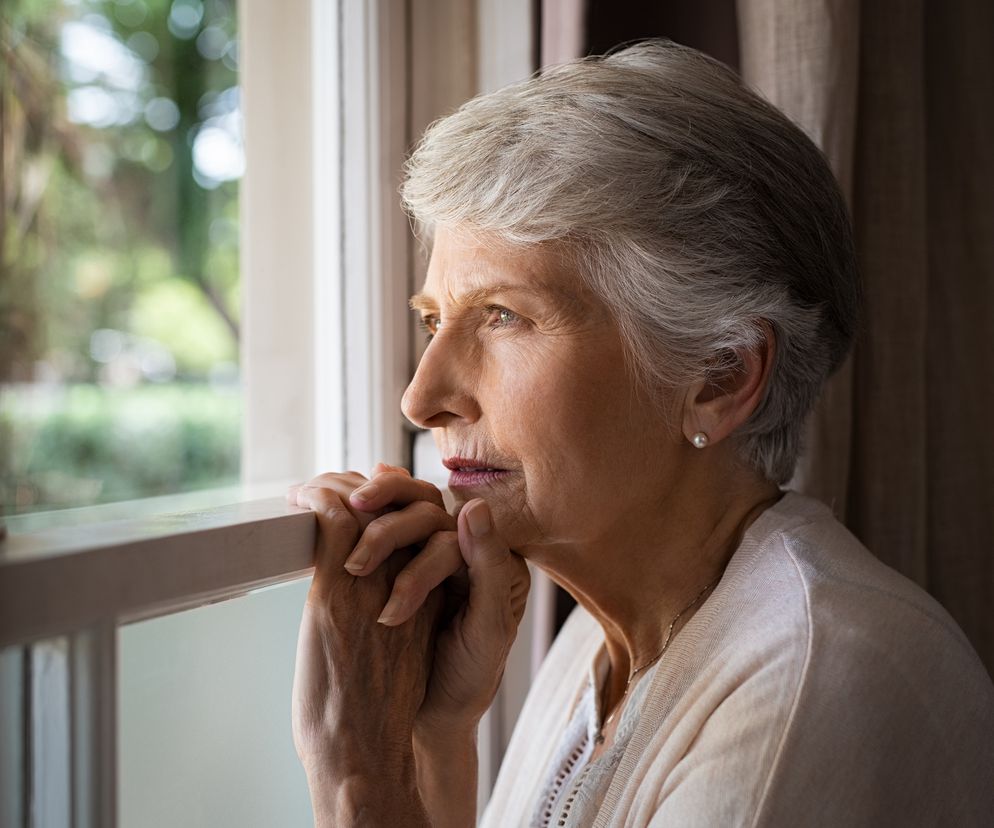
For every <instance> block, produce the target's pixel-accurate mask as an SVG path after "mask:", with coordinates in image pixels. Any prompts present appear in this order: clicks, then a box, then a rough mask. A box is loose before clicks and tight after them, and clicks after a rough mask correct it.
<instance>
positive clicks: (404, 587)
mask: <svg viewBox="0 0 994 828" xmlns="http://www.w3.org/2000/svg"><path fill="white" fill-rule="evenodd" d="M464 566H465V564H464V562H463V559H462V553H461V552H460V551H459V535H458V534H457V533H456V532H454V531H449V532H436V533H435V534H434V535H432V536H431V538H430V539H429V541H428V543H427V544H425V548H424V549H422V550H421V551H420V552H419V553H418V554H417V555H415V556H414V558H413V559H412V560H411V562H410V563H409V564H408V565H407V566H406V567H404V569H403V570H401V571H400V573H398V575H397V577H396V578H395V579H394V582H393V591H392V592H391V593H390V600H388V601H387V603H386V605H385V606H384V607H383V612H381V613H380V617H379V618H378V619H376V620H377V621H379V622H380V623H381V624H385V625H386V626H388V627H396V626H398V625H400V624H403V623H404V622H405V621H407V620H408V619H409V618H410V617H411V616H412V615H414V613H415V612H417V611H418V610H419V609H420V608H421V605H422V604H424V602H425V599H426V598H427V597H428V595H429V594H430V593H431V591H432V590H433V589H435V587H437V586H438V585H439V584H441V583H442V582H443V581H445V580H446V579H447V578H450V577H452V576H453V575H455V574H456V573H457V572H459V571H460V570H461V569H463V568H464Z"/></svg>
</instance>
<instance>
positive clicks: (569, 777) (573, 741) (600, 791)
mask: <svg viewBox="0 0 994 828" xmlns="http://www.w3.org/2000/svg"><path fill="white" fill-rule="evenodd" d="M607 667H608V664H607V654H606V652H605V651H604V650H603V649H602V650H601V651H600V652H599V653H598V655H597V657H596V658H595V659H594V663H593V664H592V665H591V668H590V675H589V677H588V680H587V683H586V685H585V686H584V688H583V690H582V692H581V695H580V699H579V701H578V702H577V704H576V706H575V707H574V709H573V715H572V716H571V717H570V721H569V724H568V725H567V727H566V730H565V732H564V733H563V738H562V740H561V741H560V743H559V747H558V749H557V750H556V752H555V754H554V756H555V758H554V761H553V762H552V765H551V767H550V770H549V774H548V776H547V777H546V780H545V784H544V785H543V786H542V795H541V796H540V797H539V800H538V808H537V809H536V811H535V813H534V814H533V816H532V819H531V822H530V823H529V824H530V826H531V828H574V827H575V826H586V825H590V824H591V823H592V822H593V820H594V816H595V814H596V813H597V809H598V808H599V807H600V804H601V801H602V800H603V798H604V794H605V793H606V792H607V789H608V786H609V785H610V784H611V779H612V778H613V777H614V772H615V770H617V767H618V764H619V763H620V761H621V756H622V754H623V753H624V752H625V748H626V747H627V746H628V742H629V741H630V740H631V738H632V734H633V733H634V732H635V725H636V724H637V723H638V719H639V712H640V711H641V709H642V705H643V702H644V701H645V695H646V691H647V689H648V687H649V685H650V684H651V683H652V682H651V680H650V681H647V680H646V676H651V675H653V674H654V673H655V672H656V668H657V667H658V663H657V664H655V665H653V666H652V668H650V669H649V670H646V671H645V672H644V673H642V674H641V676H640V677H639V678H638V679H637V680H636V682H635V683H634V684H633V685H632V687H631V689H630V690H629V692H628V697H627V700H626V702H625V706H624V709H623V711H622V714H621V721H620V722H618V727H617V730H616V731H615V736H614V741H613V742H612V743H611V745H610V747H608V748H607V750H605V751H604V752H603V753H601V755H600V756H598V757H597V759H595V760H594V761H593V762H591V761H590V756H591V754H592V753H593V752H594V746H595V744H596V742H595V740H596V738H597V725H598V718H599V717H598V711H599V710H600V709H601V687H603V686H604V680H605V678H606V677H607Z"/></svg>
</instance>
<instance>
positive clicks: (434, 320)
mask: <svg viewBox="0 0 994 828" xmlns="http://www.w3.org/2000/svg"><path fill="white" fill-rule="evenodd" d="M418 322H419V323H420V325H421V328H422V330H423V331H424V332H425V334H427V337H426V338H427V340H428V341H429V342H431V340H432V339H433V338H434V336H435V334H437V333H438V329H439V328H441V327H442V320H441V319H439V318H438V317H437V316H432V315H428V316H421V317H418Z"/></svg>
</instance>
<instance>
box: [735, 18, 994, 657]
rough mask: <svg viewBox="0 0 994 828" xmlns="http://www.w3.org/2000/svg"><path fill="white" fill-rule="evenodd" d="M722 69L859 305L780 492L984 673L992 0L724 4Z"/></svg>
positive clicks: (990, 581)
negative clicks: (841, 231)
mask: <svg viewBox="0 0 994 828" xmlns="http://www.w3.org/2000/svg"><path fill="white" fill-rule="evenodd" d="M737 8H738V17H739V37H740V50H741V70H742V74H743V77H744V78H745V80H746V81H747V82H748V83H750V84H751V85H753V86H754V87H755V88H757V89H759V90H760V91H761V92H762V93H763V94H765V95H766V96H767V97H768V98H769V99H770V100H772V101H773V102H774V103H775V104H776V105H777V106H779V107H780V108H781V109H782V110H784V111H785V112H786V113H787V114H788V115H789V116H790V117H792V118H793V119H794V120H795V121H796V122H797V123H799V124H800V125H801V126H802V127H803V128H804V129H805V130H806V131H807V132H808V134H809V135H810V136H811V137H812V138H813V139H814V140H815V141H816V142H817V143H818V144H819V145H820V146H821V147H822V148H823V149H824V151H825V153H826V155H827V156H828V158H829V160H830V162H831V163H832V165H833V167H834V168H835V170H836V174H837V175H838V177H839V180H840V181H841V182H842V185H843V189H844V190H845V191H846V194H847V197H848V198H849V202H850V206H851V208H852V213H853V221H854V224H855V228H856V237H857V244H858V248H859V255H860V260H861V266H862V272H863V278H864V284H865V293H866V302H865V318H864V325H863V331H862V334H861V336H860V339H859V342H858V344H857V346H856V348H855V351H854V353H853V356H852V359H851V360H850V362H849V364H848V365H847V366H846V367H845V368H843V370H842V371H841V372H840V373H839V374H838V375H837V376H836V377H835V378H834V379H833V380H832V381H831V384H830V387H829V388H828V390H827V392H826V393H825V395H824V397H823V399H822V401H821V403H820V405H819V408H818V410H817V411H816V412H815V415H814V416H813V418H812V421H811V425H810V428H809V441H808V451H807V453H806V456H805V457H804V459H803V461H802V463H801V466H800V468H799V470H798V477H797V481H796V483H797V485H799V486H800V487H801V488H802V489H804V490H806V491H809V492H811V493H813V494H815V495H816V496H818V497H820V498H822V499H823V500H825V501H827V502H829V503H831V504H833V505H834V507H835V509H836V511H837V512H838V513H839V514H840V515H841V516H842V517H843V518H844V519H845V520H846V523H847V524H848V525H849V527H850V528H851V529H852V530H853V531H854V532H855V534H857V535H858V536H859V537H860V538H861V539H862V540H863V541H864V543H866V545H867V546H868V547H869V548H870V549H871V550H872V551H873V552H875V553H876V554H877V555H878V556H879V557H880V558H882V559H883V560H884V561H886V562H887V563H888V564H890V565H891V566H894V567H895V568H897V569H898V570H900V571H901V572H903V573H904V574H906V575H907V576H908V577H910V578H913V579H914V580H916V581H917V582H918V583H920V584H921V585H922V586H924V587H925V588H927V589H928V590H929V591H931V592H932V594H933V595H935V596H936V598H938V599H939V601H941V602H942V603H943V604H944V605H945V606H946V608H947V609H948V610H949V612H950V613H951V614H952V615H953V617H954V618H955V619H956V621H957V622H958V623H959V624H960V625H961V626H962V627H963V629H964V630H965V632H966V634H967V635H968V636H969V638H970V639H971V641H972V643H973V645H974V647H976V649H977V651H978V652H979V653H980V656H981V658H982V659H983V660H984V661H985V663H986V664H987V668H988V670H990V671H991V672H992V673H994V153H992V151H991V148H990V142H991V137H992V136H994V49H992V46H994V3H989V2H984V1H983V0H979V1H978V2H971V0H942V2H939V1H938V0H936V1H935V2H929V3H926V2H924V0H864V2H859V0H738V2H737Z"/></svg>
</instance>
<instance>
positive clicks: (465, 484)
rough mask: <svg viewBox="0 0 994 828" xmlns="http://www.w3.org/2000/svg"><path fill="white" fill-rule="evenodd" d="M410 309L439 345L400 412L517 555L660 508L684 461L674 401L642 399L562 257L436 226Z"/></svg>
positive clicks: (593, 302)
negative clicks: (428, 436)
mask: <svg viewBox="0 0 994 828" xmlns="http://www.w3.org/2000/svg"><path fill="white" fill-rule="evenodd" d="M411 304H412V307H414V308H415V309H416V310H417V311H418V312H419V314H420V315H421V318H422V320H423V321H424V323H425V326H426V327H427V329H428V331H429V334H431V335H432V339H431V342H430V343H429V345H428V347H427V349H426V351H425V353H424V356H423V358H422V360H421V364H420V366H419V367H418V370H417V373H416V375H415V377H414V379H413V380H412V382H411V384H410V386H409V387H408V389H407V391H406V393H405V394H404V401H403V409H404V413H405V415H406V416H407V417H408V418H409V419H410V420H411V421H412V422H414V423H416V424H417V425H419V426H421V427H424V428H431V429H432V432H433V434H434V437H435V442H436V443H437V445H438V448H439V450H440V452H441V455H442V458H443V461H444V462H445V464H446V466H447V467H448V468H449V469H450V471H451V477H450V489H451V490H452V492H453V493H454V494H455V496H456V498H457V500H458V501H462V502H465V501H467V500H469V499H471V498H474V497H482V498H484V499H485V500H486V501H487V502H488V503H489V504H490V506H491V509H492V510H493V514H494V520H495V522H496V525H497V528H498V529H499V530H500V531H501V533H502V534H503V535H504V537H505V539H506V540H507V541H508V543H509V544H510V546H511V547H512V548H513V549H516V550H517V551H519V552H521V553H522V554H526V555H535V556H537V557H538V558H539V559H540V558H541V549H542V547H543V546H546V545H550V544H551V545H561V544H564V543H565V544H574V543H577V544H586V543H597V542H601V541H603V540H606V539H609V538H610V537H611V536H612V533H614V532H616V531H617V530H618V528H619V527H621V526H629V527H630V526H631V523H630V522H631V521H633V520H635V521H638V520H639V517H640V511H641V510H643V509H649V508H655V509H658V508H659V504H661V503H662V502H663V500H664V499H665V497H666V495H667V493H668V491H669V489H670V488H671V487H672V486H673V485H674V484H675V482H676V481H677V480H678V478H679V469H678V466H679V464H680V458H681V457H682V456H683V453H682V446H681V439H682V438H681V432H680V430H679V429H678V428H675V427H674V426H673V422H674V420H675V418H674V416H673V413H674V412H675V411H676V410H677V409H678V405H675V404H676V403H677V400H676V397H675V396H673V397H672V398H668V399H664V400H663V402H662V404H660V401H659V400H657V401H656V402H655V404H651V403H649V402H648V401H647V400H645V399H644V395H642V394H639V393H638V392H637V390H636V388H635V387H634V385H633V383H632V381H631V378H630V375H629V372H628V371H627V370H626V366H625V357H624V349H623V345H622V340H621V337H620V335H619V332H618V329H617V326H616V325H615V324H614V322H613V320H612V318H611V316H610V314H609V313H608V311H607V308H606V306H605V305H604V304H603V302H602V301H600V300H599V299H597V298H596V297H595V296H593V295H592V294H591V293H590V292H589V291H588V290H586V289H585V288H584V287H583V286H582V283H581V281H580V279H579V277H578V276H576V275H575V274H574V273H572V272H570V271H569V270H568V269H567V268H566V266H565V265H564V264H563V262H562V261H561V260H560V258H559V257H558V256H556V255H555V253H554V252H552V251H550V250H548V249H537V248H536V249H530V250H523V249H521V248H509V247H507V246H506V245H500V244H493V243H488V242H487V240H486V239H485V238H483V237H481V236H479V235H478V234H477V235H473V234H471V233H469V232H466V231H461V230H459V229H458V228H445V227H440V228H438V230H437V233H436V238H435V245H434V249H433V251H432V257H431V263H430V265H429V268H428V276H427V278H426V280H425V285H424V289H423V291H422V292H421V293H419V294H418V295H417V296H415V297H414V298H413V299H412V303H411ZM664 410H665V411H669V412H670V414H669V416H666V415H664V414H663V413H661V412H662V411H664ZM642 518H643V520H644V514H642Z"/></svg>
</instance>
